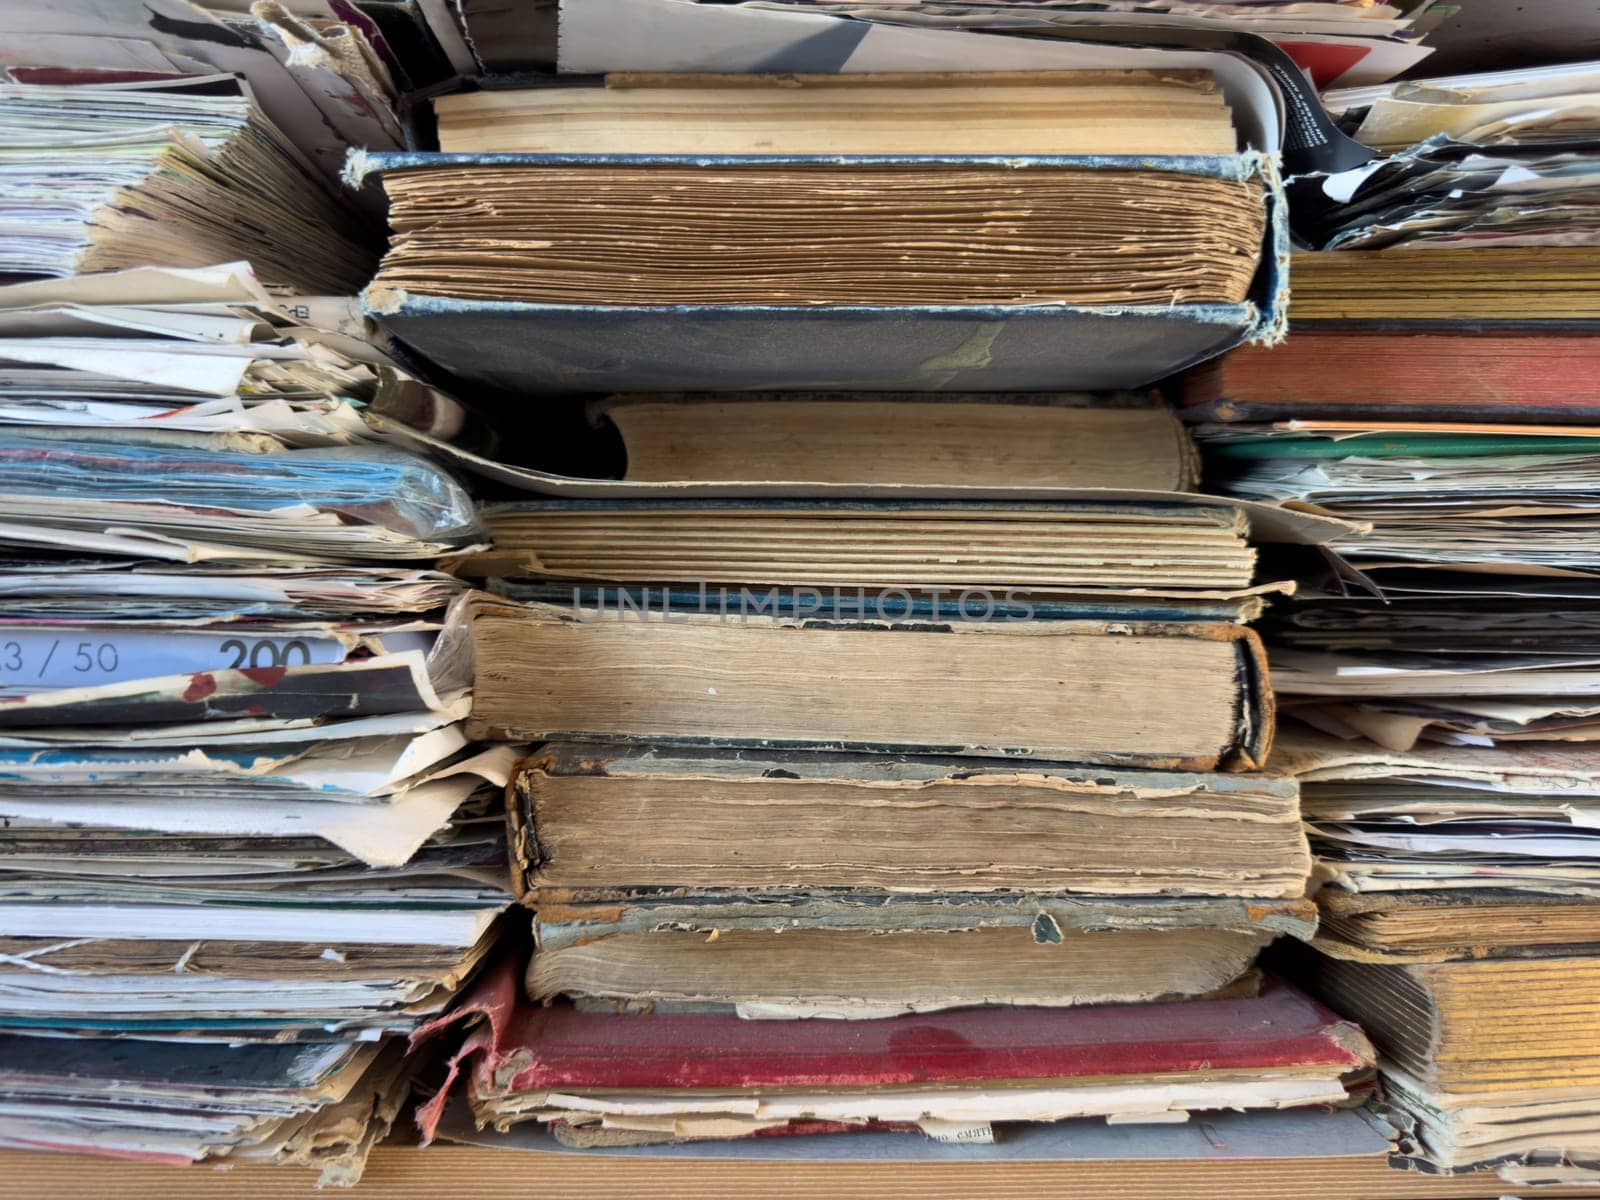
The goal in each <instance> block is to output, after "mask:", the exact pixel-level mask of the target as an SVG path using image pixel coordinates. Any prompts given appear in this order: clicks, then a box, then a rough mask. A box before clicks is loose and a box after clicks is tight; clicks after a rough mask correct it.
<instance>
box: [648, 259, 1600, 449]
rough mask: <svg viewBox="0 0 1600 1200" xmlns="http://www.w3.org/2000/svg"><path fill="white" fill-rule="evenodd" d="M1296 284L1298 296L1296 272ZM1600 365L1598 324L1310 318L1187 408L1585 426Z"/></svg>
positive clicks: (1218, 368)
mask: <svg viewBox="0 0 1600 1200" xmlns="http://www.w3.org/2000/svg"><path fill="white" fill-rule="evenodd" d="M1430 253H1438V252H1437V251H1430ZM1369 257H1370V256H1369ZM1380 259H1381V256H1380ZM1363 261H1365V258H1363ZM1296 266H1297V267H1298V266H1299V261H1297V262H1296ZM1295 286H1296V291H1297V296H1296V299H1297V300H1298V299H1299V295H1298V291H1299V288H1300V287H1301V286H1302V284H1301V278H1300V276H1299V275H1298V274H1297V275H1296V276H1295ZM1406 312H1407V310H1406V309H1404V308H1403V307H1402V306H1400V305H1396V306H1395V307H1394V309H1393V310H1392V311H1391V312H1390V314H1389V315H1390V316H1392V317H1395V318H1400V319H1403V318H1404V317H1405V316H1406ZM1297 315H1298V314H1297ZM1597 372H1600V337H1596V336H1595V335H1594V334H1591V333H1575V332H1560V331H1551V332H1531V331H1523V332H1514V331H1513V332H1504V333H1495V332H1487V331H1483V330H1468V329H1438V330H1434V331H1428V332H1419V331H1415V330H1411V331H1407V330H1403V329H1372V330H1365V329H1325V328H1321V329H1319V328H1316V327H1312V328H1309V329H1303V330H1297V331H1296V332H1295V335H1294V336H1293V337H1292V338H1289V339H1288V340H1287V341H1285V342H1283V343H1282V344H1280V345H1278V346H1274V347H1271V348H1267V347H1259V346H1241V347H1239V348H1238V349H1236V350H1233V351H1230V352H1229V353H1228V354H1226V355H1224V356H1223V357H1221V358H1216V359H1212V360H1211V361H1210V362H1207V363H1204V364H1202V365H1200V366H1197V367H1194V368H1193V369H1191V370H1190V371H1189V372H1188V373H1187V374H1186V375H1185V376H1184V379H1183V386H1182V401H1183V404H1184V406H1185V407H1184V412H1185V416H1186V417H1188V418H1189V419H1192V420H1205V421H1311V422H1315V423H1317V425H1318V426H1319V427H1321V426H1326V427H1328V428H1337V427H1338V426H1337V424H1336V423H1337V422H1339V421H1363V422H1372V421H1404V420H1408V419H1409V420H1419V421H1426V422H1428V424H1429V425H1430V426H1433V427H1435V428H1438V427H1440V426H1446V425H1448V424H1449V423H1466V424H1479V423H1481V424H1527V425H1539V424H1551V425H1585V424H1593V423H1596V422H1597V421H1600V400H1597V399H1596V398H1595V394H1594V388H1593V384H1592V381H1593V379H1594V378H1595V376H1596V373H1597ZM630 461H631V460H630Z"/></svg>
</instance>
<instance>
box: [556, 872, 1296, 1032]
mask: <svg viewBox="0 0 1600 1200" xmlns="http://www.w3.org/2000/svg"><path fill="white" fill-rule="evenodd" d="M535 902H536V903H537V905H538V914H537V920H536V924H535V934H536V940H537V943H538V950H537V952H536V953H535V954H534V956H533V960H532V963H531V964H530V966H529V968H528V974H527V990H528V994H529V995H530V996H533V997H535V998H539V999H548V998H551V997H554V996H568V997H571V998H573V999H574V1000H576V1001H578V1002H580V1004H591V1005H597V1006H599V1007H601V1008H603V1009H605V1010H612V1009H617V1008H625V1009H634V1010H643V1011H651V1010H663V1009H664V1010H679V1009H686V1008H687V1009H691V1010H697V1009H702V1008H709V1009H717V1010H721V1009H732V1010H735V1011H737V1012H738V1013H740V1014H741V1015H742V1016H745V1017H752V1018H754V1017H764V1018H786V1017H833V1018H857V1017H884V1016H893V1015H895V1014H897V1013H905V1012H932V1011H938V1010H940V1009H949V1008H969V1007H975V1006H979V1007H982V1006H1015V1005H1032V1006H1037V1007H1046V1008H1064V1007H1074V1006H1077V1005H1082V1004H1110V1003H1126V1002H1134V1001H1151V1000H1158V999H1177V998H1185V997H1196V996H1204V995H1215V994H1221V993H1222V992H1224V991H1226V992H1227V993H1228V994H1240V995H1243V994H1250V993H1253V992H1254V990H1255V988H1256V985H1257V977H1256V976H1255V974H1254V973H1253V972H1252V971H1251V964H1252V963H1253V962H1254V960H1255V956H1256V953H1257V951H1259V950H1260V949H1261V948H1262V947H1263V946H1264V945H1265V944H1266V943H1267V942H1269V941H1271V940H1272V939H1273V938H1274V937H1275V936H1277V935H1278V934H1280V933H1290V934H1295V935H1298V936H1301V937H1306V936H1309V931H1310V929H1311V928H1312V920H1313V919H1314V917H1313V912H1312V907H1311V905H1310V904H1309V903H1307V902H1306V901H1304V900H1266V901H1250V900H1242V899H1177V898H1160V899H1154V898H1142V899H1133V898H1115V897H1112V898H1103V897H1094V898H1087V899H1084V900H1081V901H1080V900H1078V899H1077V898H1073V897H1060V896H1047V895H1040V894H1032V893H1013V894H1009V895H999V896H971V895H953V894H947V895H938V894H932V895H928V894H924V895H907V894H905V893H898V892H895V893H890V892H883V891H880V892H875V893H874V892H867V891H844V890H838V891H834V892H828V893H825V894H815V893H813V894H802V895H795V894H792V893H791V894H762V893H757V892H751V891H736V892H726V891H724V892H716V891H709V890H706V889H681V890H676V891H674V890H671V889H658V890H657V891H656V893H655V894H654V895H653V896H651V895H646V896H644V897H643V898H639V899H629V898H627V897H625V896H624V897H620V898H619V897H616V896H615V895H614V896H613V897H612V898H609V899H605V900H600V901H595V902H591V903H565V902H563V901H562V900H561V899H560V898H559V897H553V896H551V895H550V894H549V893H547V892H543V891H541V892H540V893H539V894H538V896H537V897H536V898H535Z"/></svg>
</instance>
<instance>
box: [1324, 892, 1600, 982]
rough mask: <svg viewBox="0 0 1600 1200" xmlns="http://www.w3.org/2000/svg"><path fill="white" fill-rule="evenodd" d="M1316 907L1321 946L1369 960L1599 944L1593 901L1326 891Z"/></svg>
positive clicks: (1599, 904)
mask: <svg viewBox="0 0 1600 1200" xmlns="http://www.w3.org/2000/svg"><path fill="white" fill-rule="evenodd" d="M1483 882H1484V883H1491V882H1492V880H1484V881H1483ZM1547 886H1549V885H1547ZM1556 886H1559V885H1556ZM1317 907H1318V909H1319V910H1320V920H1319V922H1318V925H1317V936H1316V942H1315V944H1316V946H1317V948H1318V949H1319V950H1321V951H1322V952H1323V953H1325V954H1331V955H1333V956H1334V957H1336V958H1348V959H1354V960H1356V961H1363V962H1440V961H1444V960H1447V959H1465V958H1473V959H1477V958H1496V957H1526V958H1536V957H1545V956H1562V955H1572V954H1581V953H1584V952H1586V951H1588V950H1591V949H1593V948H1594V947H1596V946H1600V900H1597V899H1596V898H1595V897H1594V896H1583V895H1562V894H1559V893H1556V892H1540V891H1534V890H1532V889H1531V888H1529V889H1524V890H1521V891H1518V890H1514V889H1510V888H1495V887H1490V886H1478V887H1458V888H1447V887H1441V888H1440V889H1439V890H1437V891H1412V890H1400V891H1394V892H1347V891H1342V890H1340V889H1337V888H1324V889H1322V891H1320V892H1318V893H1317Z"/></svg>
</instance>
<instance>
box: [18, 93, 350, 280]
mask: <svg viewBox="0 0 1600 1200" xmlns="http://www.w3.org/2000/svg"><path fill="white" fill-rule="evenodd" d="M334 186H335V185H334V184H332V183H331V182H330V181H329V180H327V179H326V178H324V177H323V176H322V175H321V174H320V173H319V172H318V171H317V170H316V169H315V168H314V167H313V166H312V165H311V164H310V163H309V162H307V161H306V159H305V158H304V156H303V155H302V154H301V153H300V152H299V151H298V150H297V149H296V148H295V146H294V144H293V143H292V142H290V141H289V140H288V138H286V137H285V136H284V135H283V133H282V132H281V131H279V129H278V128H277V127H276V126H275V125H274V124H273V123H272V122H271V121H270V120H268V119H267V117H266V116H265V115H264V114H263V113H262V112H261V110H260V109H259V108H258V107H257V105H256V102H255V98H254V96H253V95H252V94H251V92H250V90H249V89H248V87H247V85H245V84H244V83H242V82H240V81H239V80H237V79H235V78H233V77H232V76H226V75H207V76H187V77H179V78H161V79H158V80H155V81H147V82H134V83H94V82H86V83H7V82H0V211H3V212H4V214H5V223H4V227H3V231H0V273H5V274H11V275H71V274H74V273H77V272H89V271H111V270H118V269H121V268H125V267H133V266H144V265H147V264H155V265H160V266H167V267H202V266H209V265H211V264H213V263H219V262H231V261H233V260H236V259H248V260H250V262H251V263H253V264H254V266H255V269H256V271H257V272H258V274H259V275H260V277H261V279H262V280H263V281H264V282H265V283H266V284H268V285H269V286H271V287H274V288H280V289H285V290H289V291H297V292H310V293H332V294H340V295H349V294H351V293H352V292H353V291H354V290H355V289H357V288H358V287H360V286H361V284H362V283H363V282H364V281H365V279H366V277H367V276H368V275H369V274H370V268H371V266H372V262H373V259H372V255H371V252H370V250H369V245H370V235H369V233H368V230H367V229H366V227H365V226H364V225H363V224H362V223H361V222H360V221H359V220H358V219H357V218H356V216H355V215H354V214H353V212H352V211H351V210H350V209H349V208H348V207H347V205H346V204H345V202H344V201H343V200H342V199H340V198H338V197H337V195H336V193H335V192H334V190H333V188H334Z"/></svg>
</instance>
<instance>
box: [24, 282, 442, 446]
mask: <svg viewBox="0 0 1600 1200" xmlns="http://www.w3.org/2000/svg"><path fill="white" fill-rule="evenodd" d="M375 333H376V331H375V329H374V328H373V327H371V326H369V325H368V324H367V322H366V321H365V320H364V319H363V318H362V316H361V314H360V312H359V310H358V308H357V306H356V302H355V300H354V299H353V298H352V297H337V296H280V297H272V296H269V295H268V293H267V292H266V291H265V290H264V289H263V288H262V286H261V284H260V283H259V281H258V280H257V279H256V276H255V273H254V271H253V270H252V269H251V268H250V265H249V264H248V263H242V262H240V263H230V264H227V265H225V266H216V267H204V268H196V269H189V270H183V269H176V268H160V267H135V268H131V269H129V270H126V271H115V272H110V273H107V274H102V275H75V276H70V277H68V278H65V279H41V280H35V281H32V282H29V283H18V284H12V285H10V286H8V287H0V425H10V426H15V427H19V428H20V427H29V428H35V429H39V428H58V429H69V428H76V429H81V430H83V431H84V432H85V434H88V435H92V434H96V433H104V432H107V431H118V436H126V437H129V438H131V439H143V438H145V437H146V435H147V432H148V431H166V432H183V433H195V434H231V435H239V436H237V437H236V438H235V439H234V441H233V442H231V443H230V444H232V445H236V446H240V447H251V446H271V445H272V444H273V443H278V444H281V445H285V446H333V445H350V444H355V443H359V442H379V441H382V442H391V443H396V444H399V445H404V446H408V447H411V448H414V449H425V450H431V449H434V446H433V445H432V438H433V435H441V436H445V437H460V435H461V431H462V429H463V428H464V427H466V426H467V424H468V421H469V418H468V416H467V414H466V412H465V410H464V409H463V408H462V407H461V406H460V405H459V404H457V403H456V402H455V401H454V400H453V399H451V398H450V397H449V396H447V395H445V394H444V393H443V392H440V391H438V390H437V389H435V388H431V387H428V386H427V385H425V384H423V383H421V382H420V381H418V380H416V379H415V378H413V377H412V376H411V375H409V374H408V373H407V372H406V371H404V370H403V369H402V368H401V367H399V366H398V365H397V364H396V363H395V362H394V360H393V359H392V358H390V356H389V355H388V354H387V353H385V351H384V350H383V349H381V348H380V347H379V346H378V345H376V344H375V343H374V342H373V341H372V340H370V339H371V338H372V337H373V336H375ZM441 449H442V448H441Z"/></svg>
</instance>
